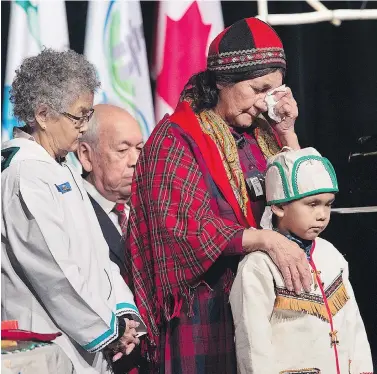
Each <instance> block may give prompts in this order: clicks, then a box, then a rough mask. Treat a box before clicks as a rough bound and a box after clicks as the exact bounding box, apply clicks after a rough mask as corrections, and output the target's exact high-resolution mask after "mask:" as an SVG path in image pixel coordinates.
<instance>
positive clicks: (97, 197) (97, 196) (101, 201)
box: [83, 179, 116, 214]
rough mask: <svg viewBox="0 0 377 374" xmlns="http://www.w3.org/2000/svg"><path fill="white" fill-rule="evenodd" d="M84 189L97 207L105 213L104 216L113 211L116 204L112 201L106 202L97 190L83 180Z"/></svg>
mask: <svg viewBox="0 0 377 374" xmlns="http://www.w3.org/2000/svg"><path fill="white" fill-rule="evenodd" d="M83 182H84V188H85V190H86V192H88V193H89V195H90V196H91V197H92V198H93V199H94V200H95V201H96V202H97V203H98V204H99V206H100V207H101V208H102V209H103V210H104V211H105V212H106V214H110V213H111V211H112V210H113V209H114V207H115V205H116V203H114V201H110V200H107V199H106V198H105V197H103V196H102V195H101V194H100V193H99V192H98V190H97V189H96V188H95V187H94V186H93V185H92V184H91V183H90V182H88V181H87V180H85V179H83Z"/></svg>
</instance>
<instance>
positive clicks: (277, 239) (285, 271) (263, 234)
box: [242, 230, 312, 294]
mask: <svg viewBox="0 0 377 374" xmlns="http://www.w3.org/2000/svg"><path fill="white" fill-rule="evenodd" d="M242 246H243V248H244V249H245V251H246V252H253V251H256V250H262V251H265V252H266V253H267V254H268V255H269V256H270V257H271V259H272V261H273V262H274V263H275V265H276V266H277V267H278V268H279V270H280V272H281V274H282V275H283V278H284V283H285V286H286V287H287V289H288V290H290V291H293V290H294V291H295V292H296V293H297V294H300V293H302V290H305V291H306V292H309V291H310V288H311V284H312V278H311V274H310V269H309V263H308V260H307V258H306V255H305V253H304V251H303V250H302V249H301V248H300V247H299V246H298V245H297V244H296V243H294V242H292V241H291V240H289V239H287V238H286V237H285V236H283V235H281V234H279V233H278V232H276V231H272V230H245V231H244V235H243V238H242Z"/></svg>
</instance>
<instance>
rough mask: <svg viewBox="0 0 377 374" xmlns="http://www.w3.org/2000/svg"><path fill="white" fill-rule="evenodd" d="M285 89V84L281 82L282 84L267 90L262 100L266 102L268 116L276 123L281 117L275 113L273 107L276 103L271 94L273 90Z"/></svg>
mask: <svg viewBox="0 0 377 374" xmlns="http://www.w3.org/2000/svg"><path fill="white" fill-rule="evenodd" d="M286 90H287V87H285V84H283V85H282V86H279V87H276V88H274V89H273V90H271V91H269V92H267V94H266V97H265V99H264V101H265V102H266V104H267V109H268V116H269V117H270V118H271V119H272V120H274V121H275V122H278V123H279V122H281V121H282V118H281V117H280V116H278V115H276V114H275V111H274V109H275V105H276V103H277V101H275V98H274V95H273V94H274V93H275V92H285V91H286Z"/></svg>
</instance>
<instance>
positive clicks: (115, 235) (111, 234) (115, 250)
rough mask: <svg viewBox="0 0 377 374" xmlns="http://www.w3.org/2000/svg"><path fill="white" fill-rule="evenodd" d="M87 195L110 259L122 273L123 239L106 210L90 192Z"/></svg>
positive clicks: (123, 272) (123, 271) (123, 267)
mask: <svg viewBox="0 0 377 374" xmlns="http://www.w3.org/2000/svg"><path fill="white" fill-rule="evenodd" d="M88 196H89V199H90V201H91V203H92V205H93V208H94V211H95V212H96V215H97V219H98V222H99V224H100V226H101V229H102V234H103V236H104V238H105V239H106V242H107V245H108V246H109V249H110V253H109V254H110V260H111V261H112V262H114V263H115V264H117V265H118V266H119V269H120V273H121V275H124V274H125V271H126V269H125V265H124V252H125V249H124V240H123V239H122V236H121V235H120V234H119V231H118V230H117V228H116V227H115V226H114V223H113V222H112V221H111V219H110V218H109V216H108V215H107V214H106V212H105V211H104V210H103V209H102V208H101V206H100V205H99V204H98V203H97V201H95V200H94V199H93V197H92V196H90V194H88Z"/></svg>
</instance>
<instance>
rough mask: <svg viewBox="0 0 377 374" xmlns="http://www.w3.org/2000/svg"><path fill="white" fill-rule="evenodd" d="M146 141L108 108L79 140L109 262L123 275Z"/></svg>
mask: <svg viewBox="0 0 377 374" xmlns="http://www.w3.org/2000/svg"><path fill="white" fill-rule="evenodd" d="M142 147H143V137H142V134H141V131H140V128H139V125H138V123H137V122H136V120H135V119H134V118H133V117H132V116H131V115H130V114H129V113H128V112H127V111H125V110H124V109H122V108H119V107H117V106H114V105H109V104H99V105H96V106H95V107H94V115H93V117H92V119H91V121H90V122H89V128H88V131H87V132H86V133H85V134H84V136H83V137H82V138H80V145H79V148H78V151H77V153H78V158H79V160H80V162H81V164H82V166H83V169H84V171H85V172H84V187H85V189H86V191H87V192H88V194H89V197H90V200H91V202H92V205H93V208H94V210H95V212H96V215H97V218H98V221H99V223H100V226H101V229H102V233H103V236H104V237H105V239H106V241H107V243H108V246H109V248H110V259H111V261H113V262H114V263H116V264H117V265H118V266H119V269H120V272H121V274H123V273H124V271H125V268H124V244H123V243H122V237H123V236H124V234H125V231H126V229H127V220H128V214H129V207H128V205H127V203H128V200H129V197H130V195H131V182H132V177H133V173H134V169H135V165H136V162H137V159H138V157H139V154H140V151H141V149H142Z"/></svg>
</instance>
